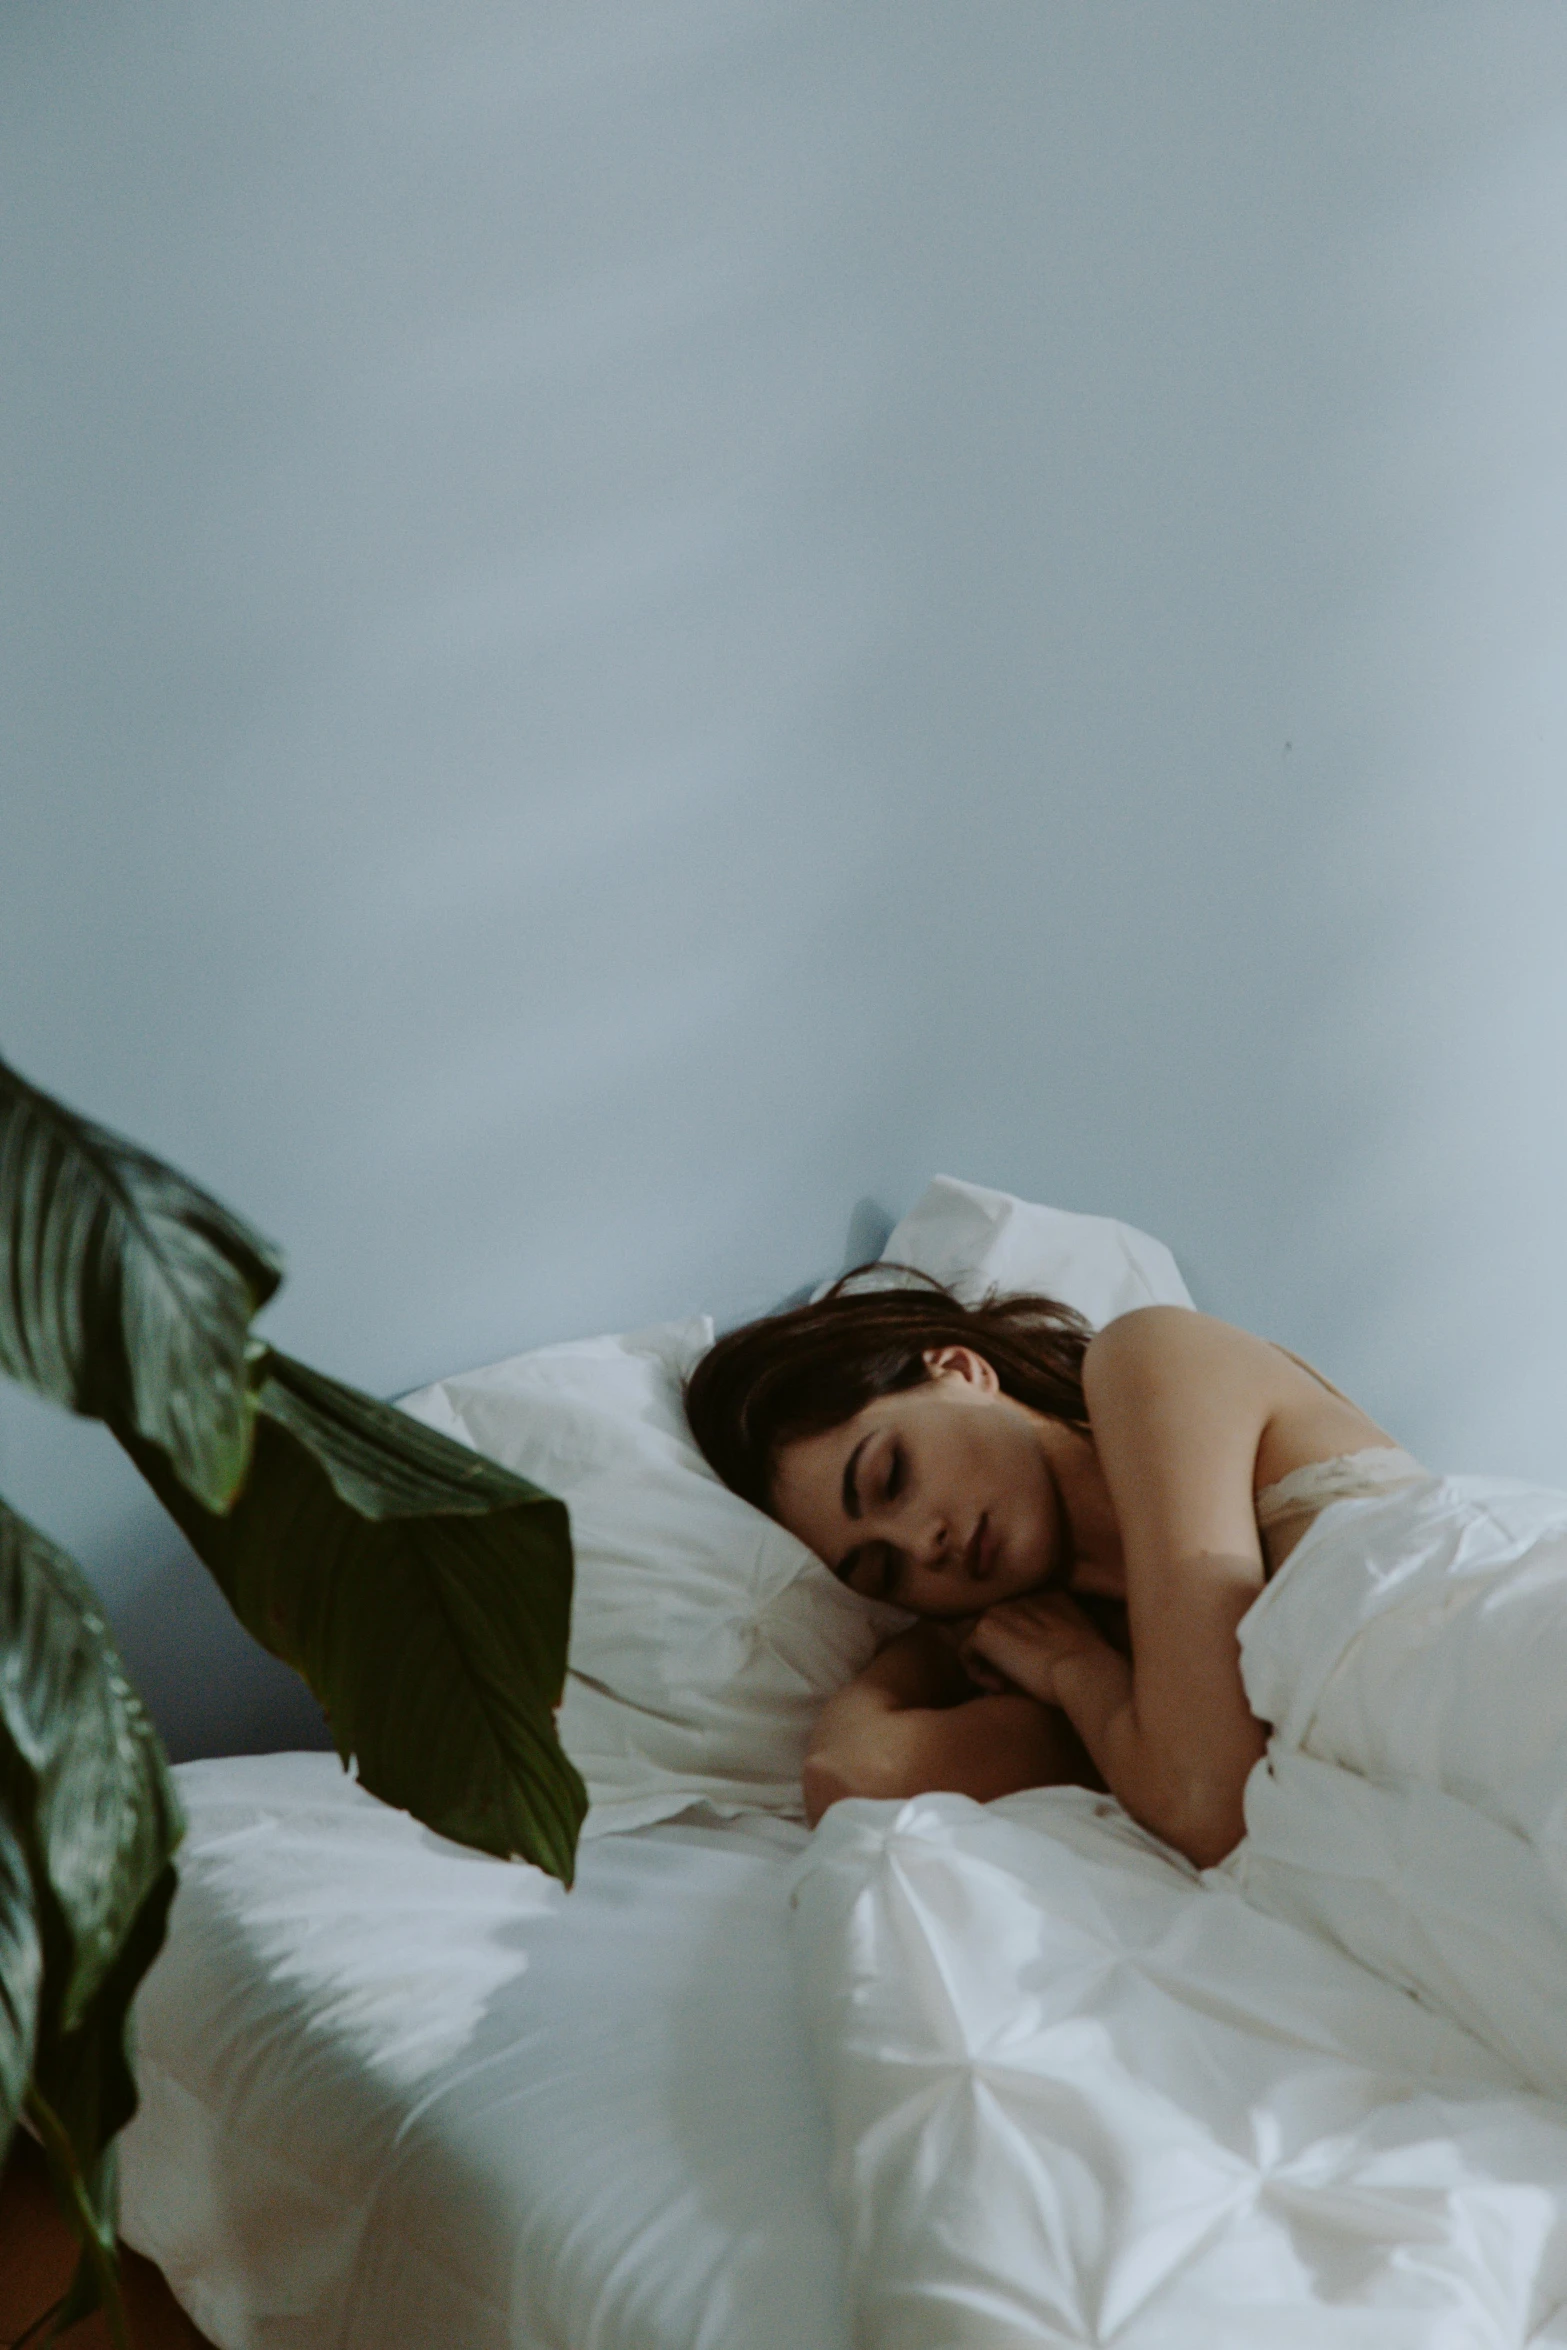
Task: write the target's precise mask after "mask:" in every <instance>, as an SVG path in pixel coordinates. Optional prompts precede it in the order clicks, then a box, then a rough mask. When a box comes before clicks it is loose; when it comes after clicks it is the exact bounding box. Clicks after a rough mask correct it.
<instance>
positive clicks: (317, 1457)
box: [0, 1062, 587, 2344]
mask: <svg viewBox="0 0 1567 2350" xmlns="http://www.w3.org/2000/svg"><path fill="white" fill-rule="evenodd" d="M281 1279H282V1266H281V1262H280V1260H279V1258H278V1255H277V1253H276V1251H275V1250H274V1249H273V1248H272V1247H271V1246H270V1245H269V1244H268V1243H267V1242H266V1241H264V1240H263V1239H262V1238H261V1237H260V1236H259V1234H257V1233H255V1232H253V1231H252V1230H251V1229H250V1228H249V1227H248V1226H247V1225H245V1224H244V1223H242V1222H241V1221H240V1219H239V1218H238V1217H237V1216H235V1215H233V1214H232V1213H231V1212H230V1211H229V1210H228V1209H227V1208H225V1207H223V1206H221V1205H220V1204H219V1203H218V1202H217V1201H216V1200H214V1199H212V1198H210V1197H209V1196H208V1195H207V1194H206V1193H205V1192H203V1191H201V1190H200V1189H198V1187H197V1186H196V1185H194V1184H192V1183H190V1182H187V1180H186V1179H185V1178H184V1177H183V1176H182V1175H179V1174H177V1173H176V1172H175V1171H174V1170H173V1169H172V1168H170V1167H167V1166H165V1165H163V1164H162V1162H161V1161H159V1160H157V1159H155V1158H153V1157H151V1156H150V1155H149V1154H148V1153H147V1152H145V1151H142V1150H139V1149H138V1148H137V1147H136V1146H135V1145H134V1144H132V1143H129V1142H126V1141H124V1140H123V1139H121V1138H120V1137H119V1136H117V1135H113V1134H110V1133H107V1132H105V1131H104V1130H103V1129H102V1128H101V1127H98V1126H95V1125H93V1124H92V1123H90V1122H89V1121H88V1120H87V1119H85V1118H82V1117H80V1116H78V1115H77V1114H76V1113H75V1112H73V1111H71V1110H69V1109H66V1108H65V1107H64V1106H63V1105H62V1104H61V1103H59V1102H57V1101H55V1100H53V1099H51V1098H50V1096H48V1095H47V1094H45V1093H42V1092H40V1091H39V1090H38V1089H37V1088H36V1087H34V1086H32V1085H30V1084H28V1083H27V1082H26V1080H25V1079H23V1078H22V1077H20V1076H19V1075H18V1074H17V1073H16V1072H15V1071H14V1070H13V1069H11V1068H9V1067H8V1066H7V1065H6V1064H5V1063H4V1062H0V1371H3V1372H5V1373H6V1374H8V1375H9V1376H10V1377H12V1378H14V1379H17V1380H20V1381H21V1382H22V1383H23V1384H24V1385H26V1386H29V1387H31V1388H33V1389H34V1390H35V1391H36V1392H37V1393H39V1394H41V1395H45V1396H48V1397H51V1398H52V1399H53V1400H54V1401H55V1402H56V1403H58V1404H62V1405H64V1406H65V1407H66V1409H68V1410H70V1411H73V1412H78V1413H84V1414H87V1415H90V1416H91V1417H93V1418H96V1419H100V1420H102V1421H103V1422H104V1423H105V1424H106V1426H108V1427H109V1428H110V1429H112V1431H113V1433H114V1435H115V1436H116V1437H117V1438H118V1440H119V1441H120V1443H121V1444H122V1445H123V1446H124V1447H125V1449H126V1451H127V1452H128V1453H129V1454H130V1456H131V1458H132V1460H134V1461H135V1463H136V1465H137V1467H138V1468H139V1469H140V1470H141V1471H142V1473H143V1474H144V1475H145V1477H146V1478H147V1480H148V1482H149V1483H150V1484H151V1485H152V1487H153V1489H154V1491H155V1492H156V1493H157V1494H158V1496H159V1498H160V1500H162V1501H163V1503H164V1504H165V1506H166V1507H167V1508H168V1510H169V1512H170V1514H171V1516H172V1517H173V1518H174V1519H175V1520H176V1522H177V1523H178V1525H179V1526H180V1528H181V1529H182V1531H183V1532H184V1533H185V1535H186V1536H187V1538H188V1539H189V1541H190V1543H191V1545H192V1547H193V1548H194V1549H195V1550H196V1552H197V1553H198V1555H199V1556H200V1557H201V1558H202V1559H203V1560H204V1561H205V1562H206V1564H207V1566H208V1567H209V1568H210V1569H211V1571H212V1573H213V1575H214V1577H215V1578H216V1580H217V1582H218V1584H219V1586H220V1588H221V1589H222V1591H223V1593H224V1595H225V1597H226V1598H227V1599H228V1601H229V1603H230V1605H231V1606H232V1607H233V1609H234V1612H235V1614H236V1615H237V1616H238V1617H239V1620H240V1622H241V1623H242V1624H244V1625H245V1626H246V1628H247V1629H248V1630H249V1631H250V1632H252V1633H253V1634H254V1635H255V1637H256V1638H257V1639H258V1640H259V1641H261V1642H262V1644H263V1646H265V1647H266V1648H268V1649H270V1650H271V1651H272V1653H273V1655H275V1656H279V1657H281V1658H282V1659H283V1660H284V1661H285V1662H286V1663H288V1664H290V1665H292V1666H293V1667H294V1668H295V1669H296V1670H297V1671H298V1672H300V1673H301V1674H302V1675H303V1676H304V1678H305V1680H306V1681H307V1682H308V1683H309V1685H310V1687H311V1689H312V1690H313V1691H314V1693H315V1695H316V1697H317V1698H318V1699H319V1701H320V1703H321V1705H322V1707H323V1709H324V1710H325V1712H326V1715H327V1719H328V1721H329V1723H330V1725H331V1729H332V1735H333V1738H334V1740H335V1742H336V1745H337V1750H338V1753H339V1754H340V1756H341V1757H342V1760H343V1764H344V1767H345V1768H347V1767H348V1766H349V1765H350V1764H352V1766H353V1767H354V1768H355V1770H356V1771H357V1774H358V1777H359V1780H360V1782H361V1784H362V1785H363V1786H364V1787H366V1788H367V1789H368V1790H369V1791H370V1793H372V1794H374V1795H377V1796H380V1797H381V1798H382V1799H383V1800H384V1801H386V1802H388V1803H393V1804H397V1805H399V1806H401V1807H402V1808H403V1809H405V1810H407V1811H410V1812H412V1813H413V1815H414V1816H415V1817H416V1818H417V1819H419V1820H422V1821H423V1822H424V1823H425V1824H426V1825H427V1826H428V1827H431V1828H433V1829H435V1830H437V1831H438V1832H439V1833H440V1834H442V1835H445V1836H451V1837H453V1838H455V1839H456V1840H458V1841H459V1842H461V1843H465V1844H470V1845H474V1846H476V1847H478V1848H479V1849H480V1850H481V1851H485V1852H491V1853H496V1854H500V1855H505V1856H516V1857H519V1858H522V1859H526V1860H530V1861H533V1862H535V1863H537V1865H538V1866H539V1867H541V1868H544V1869H548V1870H549V1871H550V1872H551V1874H552V1875H554V1876H557V1877H559V1878H561V1879H562V1880H563V1882H565V1883H567V1884H569V1883H570V1881H571V1872H572V1863H573V1858H574V1854H575V1850H576V1841H577V1833H578V1830H579V1828H580V1826H581V1822H582V1818H583V1814H584V1812H585V1811H586V1808H587V1798H586V1794H585V1791H584V1789H583V1786H582V1782H581V1780H580V1779H579V1778H578V1776H577V1774H576V1772H575V1771H574V1770H573V1769H572V1766H571V1764H570V1763H569V1762H568V1761H567V1759H566V1757H565V1755H564V1754H563V1753H562V1751H561V1748H560V1745H559V1742H558V1740H557V1739H556V1736H555V1729H554V1718H553V1715H554V1708H555V1706H556V1705H557V1704H558V1702H559V1699H560V1694H561V1688H562V1684H563V1681H564V1677H565V1662H566V1635H567V1629H568V1623H569V1617H570V1607H571V1574H572V1567H571V1540H570V1531H569V1527H568V1524H567V1518H566V1511H565V1507H564V1505H563V1504H562V1503H560V1502H559V1501H556V1500H555V1499H553V1498H552V1497H551V1496H550V1495H548V1494H544V1493H541V1492H539V1491H538V1490H537V1489H536V1488H535V1487H533V1486H531V1485H528V1484H526V1483H525V1482H524V1481H523V1480H522V1479H521V1478H518V1477H514V1476H512V1475H510V1474H509V1473H508V1472H507V1471H505V1470H503V1469H501V1468H498V1467H497V1466H495V1464H494V1463H492V1462H490V1461H486V1460H484V1459H482V1458H480V1456H478V1455H477V1454H475V1453H471V1452H468V1451H466V1450H464V1448H463V1447H462V1446H461V1445H458V1444H455V1443H453V1442H451V1441H450V1439H448V1438H446V1437H443V1436H440V1435H437V1434H436V1433H435V1431H434V1430H432V1429H429V1428H426V1427H424V1426H422V1425H421V1424H419V1423H418V1422H416V1421H414V1420H411V1419H409V1418H407V1417H406V1416H405V1415H404V1414H402V1413H401V1412H399V1411H397V1410H396V1409H395V1408H394V1407H393V1406H392V1405H390V1404H386V1403H382V1402H379V1401H377V1400H376V1399H375V1398H374V1397H372V1396H367V1395H362V1394H360V1393H358V1392H357V1391H356V1390H355V1389H353V1388H351V1387H345V1386H343V1385H342V1384H340V1383H339V1382H338V1381H336V1380H333V1379H329V1378H326V1377H324V1376H323V1375H322V1374H321V1373H320V1372H318V1371H313V1370H311V1369H309V1368H308V1367H307V1366H306V1365H305V1364H303V1363H299V1362H294V1361H292V1360H290V1358H289V1357H288V1356H286V1355H283V1354H280V1353H279V1352H278V1351H277V1350H276V1349H275V1348H273V1347H271V1346H268V1345H267V1344H266V1343H265V1342H264V1341H261V1340H258V1339H257V1338H256V1337H255V1335H254V1334H253V1332H252V1328H251V1325H252V1322H253V1319H254V1317H255V1315H256V1314H257V1313H258V1312H259V1311H260V1309H261V1308H262V1307H263V1306H264V1305H265V1304H266V1302H267V1300H268V1299H269V1298H270V1297H271V1296H272V1295H273V1293H274V1291H275V1290H276V1289H277V1287H278V1284H279V1282H280V1281H281ZM180 1830H181V1822H180V1812H179V1803H178V1798H177V1796H176V1794H175V1790H174V1786H173V1782H172V1780H171V1779H170V1776H169V1771H168V1766H167V1762H166V1760H165V1757H164V1754H163V1750H162V1747H161V1746H160V1744H159V1741H158V1737H157V1734H156V1732H155V1730H154V1729H153V1726H152V1724H151V1722H150V1720H149V1719H148V1717H147V1714H146V1712H145V1710H144V1709H143V1707H142V1705H141V1703H140V1701H139V1699H138V1698H137V1696H136V1693H135V1691H134V1690H133V1689H132V1687H131V1686H130V1683H129V1681H128V1679H127V1678H126V1675H125V1671H124V1668H123V1666H122V1665H121V1662H120V1660H119V1657H118V1655H117V1654H116V1652H115V1648H114V1643H113V1640H112V1638H111V1636H110V1633H109V1630H108V1627H107V1625H106V1623H105V1621H104V1616H103V1611H102V1607H101V1605H100V1603H99V1601H98V1599H97V1597H96V1595H95V1593H94V1591H93V1589H92V1587H91V1585H90V1584H89V1583H88V1582H87V1580H86V1578H85V1577H84V1576H83V1575H82V1574H81V1572H80V1570H79V1569H78V1568H77V1567H76V1566H75V1565H74V1564H73V1562H72V1561H71V1560H70V1559H69V1558H67V1557H66V1556H65V1554H64V1553H63V1552H62V1551H60V1550H59V1549H58V1548H57V1547H56V1546H55V1545H54V1544H53V1543H52V1542H50V1541H49V1540H48V1539H47V1537H46V1536H45V1535H44V1534H42V1533H41V1532H39V1531H38V1529H37V1528H35V1527H33V1526H30V1525H28V1524H27V1523H26V1522H25V1520H23V1519H22V1518H21V1517H19V1516H18V1515H17V1514H16V1513H15V1512H14V1511H13V1510H11V1509H9V1508H8V1507H7V1506H6V1504H5V1501H4V1499H3V1497H0V2158H3V2154H4V2150H5V2147H6V2146H7V2145H8V2144H9V2141H10V2136H11V2131H12V2128H13V2126H14V2124H15V2122H16V2120H17V2118H18V2116H21V2117H24V2118H25V2120H26V2122H27V2124H28V2125H29V2126H30V2127H31V2128H32V2129H33V2130H34V2131H35V2133H36V2134H37V2136H38V2138H39V2139H40V2141H41V2143H42V2145H43V2149H44V2153H45V2156H46V2158H47V2162H48V2166H49V2172H50V2176H51V2179H52V2181H53V2184H54V2188H55V2192H56V2194H57V2196H58V2197H59V2199H60V2202H61V2204H62V2205H63V2207H64V2209H65V2211H66V2213H67V2215H68V2217H69V2218H70V2220H71V2222H72V2225H73V2226H74V2228H75V2230H76V2233H77V2236H78V2239H79V2241H80V2244H81V2247H82V2250H81V2258H80V2261H79V2263H78V2266H77V2270H76V2275H75V2279H74V2281H73V2283H72V2286H71V2289H70V2291H69V2293H68V2294H67V2295H66V2297H65V2299H64V2300H63V2301H62V2302H61V2303H60V2304H59V2306H58V2307H57V2308H56V2309H55V2310H54V2311H52V2312H51V2313H50V2315H49V2333H50V2336H51V2338H52V2336H53V2334H55V2333H58V2332H60V2331H63V2330H64V2329H65V2327H67V2326H69V2325H72V2324H74V2323H75V2322H76V2320H77V2319H78V2318H80V2317H82V2316H84V2315H85V2314H86V2313H87V2312H88V2311H89V2310H90V2309H92V2308H93V2307H95V2306H96V2305H97V2304H98V2303H99V2302H100V2301H101V2302H102V2303H103V2305H104V2306H105V2309H106V2311H107V2314H108V2318H109V2323H110V2328H111V2332H112V2334H113V2336H114V2339H115V2340H116V2342H118V2343H121V2344H123V2343H124V2342H125V2340H126V2335H125V2321H124V2313H123V2310H122V2307H121V2304H120V2299H119V2292H118V2282H117V2273H116V2266H115V2209H116V2199H115V2173H114V2141H115V2138H116V2136H117V2134H118V2132H119V2131H120V2130H121V2129H122V2128H123V2127H124V2125H125V2123H126V2122H127V2121H128V2120H129V2119H130V2116H131V2114H132V2113H133V2112H134V2110H135V2105H136V2090H135V2082H134V2076H133V2071H132V2065H131V2059H130V2054H129V2050H128V2044H127V2041H128V2031H129V2022H130V2009H131V2002H132V2000H133V1998H134V1996H135V1992H136V1988H137V1985H138V1984H139V1983H140V1981H141V1979H142V1977H143V1975H144V1974H145V1973H146V1971H147V1968H148V1967H149V1966H150V1965H151V1963H152V1961H153V1959H154V1957H155V1956H156V1955H157V1952H158V1949H159V1946H160V1944H161V1942H162V1940H163V1935H164V1930H165V1925H166V1921H167V1917H168V1911H169V1903H170V1900H171V1898H172V1896H173V1893H174V1888H175V1882H176V1861H175V1855H176V1852H177V1848H178V1844H179V1838H180Z"/></svg>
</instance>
